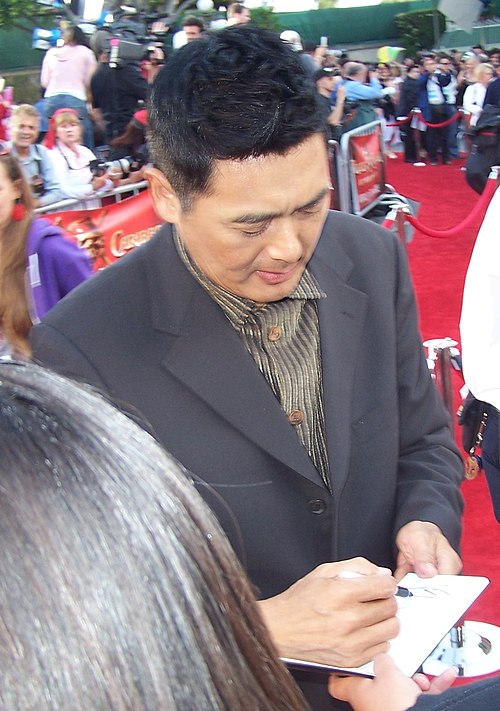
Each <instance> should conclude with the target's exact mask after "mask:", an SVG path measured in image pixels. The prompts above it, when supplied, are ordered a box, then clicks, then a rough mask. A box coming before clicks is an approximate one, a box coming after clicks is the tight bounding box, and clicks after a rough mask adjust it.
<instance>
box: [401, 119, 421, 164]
mask: <svg viewBox="0 0 500 711" xmlns="http://www.w3.org/2000/svg"><path fill="white" fill-rule="evenodd" d="M415 131H416V129H414V128H411V126H410V124H409V123H408V124H405V125H404V127H403V126H401V127H400V129H399V134H400V136H401V140H402V141H403V144H404V147H405V161H406V162H407V163H415V162H416V161H417V160H418V158H417V144H416V143H415Z"/></svg>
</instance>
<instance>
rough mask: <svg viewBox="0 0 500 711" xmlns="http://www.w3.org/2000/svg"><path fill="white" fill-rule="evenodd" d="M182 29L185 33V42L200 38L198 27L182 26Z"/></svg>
mask: <svg viewBox="0 0 500 711" xmlns="http://www.w3.org/2000/svg"><path fill="white" fill-rule="evenodd" d="M182 29H183V30H184V32H185V33H186V42H192V41H193V40H196V39H200V37H201V29H200V28H199V27H198V25H184V27H183V28H182Z"/></svg>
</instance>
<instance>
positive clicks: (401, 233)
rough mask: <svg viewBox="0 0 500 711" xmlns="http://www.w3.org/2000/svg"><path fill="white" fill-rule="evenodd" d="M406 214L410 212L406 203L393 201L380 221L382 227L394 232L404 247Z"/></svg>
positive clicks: (405, 241) (405, 242)
mask: <svg viewBox="0 0 500 711" xmlns="http://www.w3.org/2000/svg"><path fill="white" fill-rule="evenodd" d="M408 214H411V213H410V208H409V207H408V205H402V204H401V203H394V204H392V205H390V206H389V212H388V213H387V215H386V217H385V220H384V221H383V223H382V227H385V228H386V229H388V230H390V231H394V232H395V234H396V235H397V237H398V239H399V241H400V242H401V244H404V246H405V247H406V244H407V242H408V240H407V233H406V215H408Z"/></svg>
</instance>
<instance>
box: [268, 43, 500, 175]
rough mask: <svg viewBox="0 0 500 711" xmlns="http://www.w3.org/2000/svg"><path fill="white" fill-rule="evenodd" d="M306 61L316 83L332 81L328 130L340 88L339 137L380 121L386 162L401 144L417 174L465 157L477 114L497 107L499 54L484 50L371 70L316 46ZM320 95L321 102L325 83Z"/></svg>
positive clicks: (426, 54)
mask: <svg viewBox="0 0 500 711" xmlns="http://www.w3.org/2000/svg"><path fill="white" fill-rule="evenodd" d="M295 34H296V33H295ZM282 37H283V38H284V39H286V40H287V41H289V42H291V44H292V46H294V48H295V49H296V50H297V51H300V52H301V53H302V54H305V52H304V49H303V47H302V43H301V41H300V38H299V37H298V36H297V37H295V36H293V37H292V35H290V33H289V32H288V31H286V32H284V33H282ZM310 58H311V55H309V57H308V59H310ZM312 61H313V62H314V63H315V64H316V72H319V70H321V71H322V72H323V74H322V75H320V74H318V77H319V76H324V74H325V73H331V76H332V90H331V92H330V98H329V101H328V104H327V111H326V112H325V115H326V117H327V121H328V123H330V124H331V116H332V115H333V113H332V112H333V111H334V109H335V107H336V101H337V95H338V88H339V86H343V87H344V90H345V91H343V92H342V93H341V95H340V96H341V101H342V102H343V107H342V110H341V111H340V110H338V111H336V112H335V114H334V115H335V121H336V127H337V133H338V134H342V133H343V132H345V131H348V130H351V129H353V128H356V127H358V126H359V125H363V124H366V123H369V122H370V121H373V120H375V119H381V120H382V121H383V123H384V139H385V155H386V157H387V158H394V157H396V154H395V153H394V150H393V149H394V146H396V145H398V144H399V142H400V141H401V140H402V142H403V145H404V158H405V161H406V162H408V163H413V164H414V165H417V166H424V165H426V164H427V163H428V164H429V165H437V163H438V161H440V160H441V161H442V162H443V163H446V164H449V163H451V162H452V161H453V159H455V158H458V157H460V154H461V153H462V154H464V155H467V153H468V151H469V149H470V140H469V138H468V136H469V134H470V132H471V129H473V128H474V126H475V125H476V123H477V120H478V117H479V115H480V114H481V112H482V110H483V106H485V105H487V104H493V105H495V106H498V105H499V100H500V81H498V78H499V77H500V49H499V48H497V47H494V48H492V49H490V50H485V49H484V48H483V47H481V46H474V47H472V48H471V49H470V50H467V51H466V52H459V51H457V50H450V51H449V52H444V51H439V52H431V51H422V52H419V53H418V56H416V57H414V58H410V57H407V58H405V59H403V60H402V61H401V62H396V61H392V62H378V63H376V64H372V63H365V62H361V61H358V60H357V59H356V58H354V57H349V56H347V55H346V54H345V53H340V52H337V51H335V50H328V48H324V47H320V46H318V47H317V48H316V52H315V53H314V54H313V55H312ZM318 90H320V86H319V85H318ZM320 93H321V94H322V95H323V96H325V90H324V81H322V84H321V91H320ZM344 94H345V100H344Z"/></svg>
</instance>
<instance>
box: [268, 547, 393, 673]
mask: <svg viewBox="0 0 500 711" xmlns="http://www.w3.org/2000/svg"><path fill="white" fill-rule="evenodd" d="M346 571H348V573H349V574H347V573H346ZM353 573H354V574H355V575H356V579H354V578H353V577H352V574H353ZM396 590H397V585H396V581H395V580H394V578H393V577H392V575H391V571H390V570H389V569H387V568H379V567H378V566H376V565H374V564H373V563H370V562H369V561H367V560H366V559H364V558H354V559H352V560H348V561H342V562H338V563H326V564H324V565H320V566H318V567H317V568H315V569H314V570H313V571H311V572H310V573H309V574H308V575H306V576H304V577H303V578H301V579H300V580H298V581H297V582H296V583H294V584H293V585H292V586H290V587H289V588H288V589H287V590H285V591H284V592H283V593H281V594H279V595H276V596H275V597H272V598H269V599H267V600H261V601H260V603H259V607H260V610H261V613H262V615H263V617H264V621H265V622H266V624H267V626H268V628H269V630H270V632H271V635H272V637H273V639H274V641H275V644H276V646H277V648H278V652H279V654H280V656H282V657H292V658H298V659H307V660H309V661H315V662H320V663H324V664H332V665H336V666H343V667H350V666H360V665H361V664H365V663H366V662H368V661H370V660H371V659H373V658H374V656H375V655H376V654H379V653H380V652H384V651H387V649H388V647H389V644H388V643H389V640H391V639H393V638H394V637H396V636H397V634H398V632H399V622H398V620H397V618H396V612H397V602H396V598H395V594H396Z"/></svg>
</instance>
